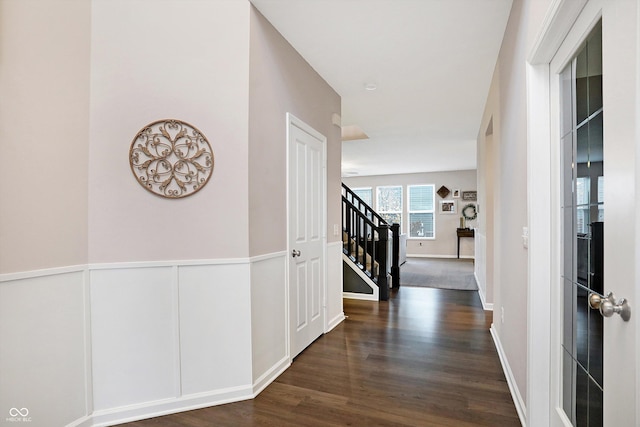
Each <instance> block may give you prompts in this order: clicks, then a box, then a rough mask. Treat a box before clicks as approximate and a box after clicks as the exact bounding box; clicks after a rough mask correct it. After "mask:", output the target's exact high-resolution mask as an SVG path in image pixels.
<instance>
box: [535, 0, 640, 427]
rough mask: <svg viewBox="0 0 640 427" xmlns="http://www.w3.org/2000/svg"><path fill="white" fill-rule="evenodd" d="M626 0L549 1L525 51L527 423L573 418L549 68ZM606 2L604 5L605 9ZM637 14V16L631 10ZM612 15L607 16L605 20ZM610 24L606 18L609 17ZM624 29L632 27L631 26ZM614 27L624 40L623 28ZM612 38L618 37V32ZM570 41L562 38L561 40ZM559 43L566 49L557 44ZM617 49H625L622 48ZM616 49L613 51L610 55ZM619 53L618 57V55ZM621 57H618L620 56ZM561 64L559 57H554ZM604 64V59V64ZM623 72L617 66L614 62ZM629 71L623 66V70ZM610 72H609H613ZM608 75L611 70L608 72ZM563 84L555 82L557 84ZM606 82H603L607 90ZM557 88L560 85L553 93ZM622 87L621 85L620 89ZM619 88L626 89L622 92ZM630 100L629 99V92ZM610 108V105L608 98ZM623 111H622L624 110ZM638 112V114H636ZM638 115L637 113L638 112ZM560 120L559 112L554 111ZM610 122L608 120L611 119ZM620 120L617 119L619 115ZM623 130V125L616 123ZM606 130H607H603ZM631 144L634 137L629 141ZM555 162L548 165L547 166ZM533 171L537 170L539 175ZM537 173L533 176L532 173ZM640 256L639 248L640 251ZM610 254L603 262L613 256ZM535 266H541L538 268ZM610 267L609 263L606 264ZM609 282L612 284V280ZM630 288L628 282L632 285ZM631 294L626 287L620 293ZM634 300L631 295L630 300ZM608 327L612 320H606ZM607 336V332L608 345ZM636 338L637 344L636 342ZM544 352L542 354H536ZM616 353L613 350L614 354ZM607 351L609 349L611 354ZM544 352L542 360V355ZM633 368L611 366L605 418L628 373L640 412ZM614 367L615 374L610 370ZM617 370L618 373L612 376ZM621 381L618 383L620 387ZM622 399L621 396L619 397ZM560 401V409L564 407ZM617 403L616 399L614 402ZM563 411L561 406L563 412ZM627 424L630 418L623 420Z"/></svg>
mask: <svg viewBox="0 0 640 427" xmlns="http://www.w3.org/2000/svg"><path fill="white" fill-rule="evenodd" d="M624 5H626V3H624V2H620V1H616V2H611V3H608V2H606V1H602V0H590V1H587V0H554V1H553V2H552V5H551V6H550V9H549V13H548V14H547V16H546V17H545V20H544V23H543V26H542V29H541V31H540V33H539V34H538V36H537V38H536V39H535V43H534V46H533V49H532V50H531V53H530V55H529V56H528V58H527V99H528V101H527V102H528V117H527V123H528V156H527V157H528V158H527V162H528V164H527V166H528V183H529V188H528V201H529V221H530V229H531V233H530V236H531V237H530V242H529V243H530V247H529V266H530V271H529V277H528V279H529V284H528V297H529V299H528V313H529V318H528V329H529V335H528V350H527V359H528V360H527V366H528V370H527V424H528V425H529V426H544V425H549V424H550V422H553V423H552V424H551V425H553V426H555V425H558V424H560V425H562V424H565V425H570V423H567V419H566V417H564V418H563V417H558V413H562V410H561V408H562V404H561V400H560V399H561V396H560V395H559V392H560V383H559V381H561V379H562V378H561V359H560V354H559V349H560V346H559V343H560V337H559V333H560V331H561V329H560V328H559V326H561V311H560V309H561V307H560V304H559V303H558V302H560V301H562V298H561V295H560V292H559V289H560V287H558V286H554V285H556V283H557V282H556V280H557V278H558V277H560V271H559V266H560V262H561V261H560V243H559V242H560V233H559V230H560V226H559V224H560V219H559V218H558V217H559V209H558V206H559V199H560V197H559V186H558V185H556V184H558V182H559V176H558V171H559V152H558V150H557V149H556V148H555V147H556V145H555V144H557V141H558V140H559V132H558V125H557V123H556V124H554V123H553V118H554V117H557V115H558V108H559V105H558V103H557V101H558V93H557V89H555V88H554V87H553V85H552V83H553V82H552V80H551V76H552V74H553V73H555V71H559V70H555V69H551V62H552V60H553V59H554V58H555V57H556V55H560V56H559V58H563V59H564V58H566V59H570V58H569V56H570V55H571V54H573V53H574V52H575V51H577V46H578V45H579V44H581V43H582V42H583V41H584V39H585V38H586V36H587V35H588V33H589V31H590V29H592V28H593V25H594V24H595V23H596V21H597V20H598V19H600V18H601V17H602V16H603V15H604V18H603V22H605V20H607V19H608V16H611V19H613V18H614V17H615V15H616V14H618V15H619V14H621V13H624V11H625V10H626V8H625V7H623V6H624ZM635 7H636V9H635V14H628V13H627V14H626V15H625V24H626V25H627V27H624V28H626V29H630V28H633V29H635V31H630V32H628V33H629V34H628V38H629V39H630V40H633V41H634V43H635V45H634V50H633V55H634V59H633V61H634V62H635V67H636V68H635V70H636V71H637V69H638V67H639V66H640V64H639V63H638V59H639V58H640V34H639V32H638V28H639V27H640V7H638V6H637V5H636V6H635ZM603 9H604V12H603ZM632 15H633V16H632ZM607 22H609V21H607ZM574 25H576V28H577V29H578V31H573V32H572V33H573V34H571V37H570V40H567V43H564V42H565V38H566V37H567V35H568V34H569V32H570V31H571V30H572V28H573V26H574ZM603 26H604V24H603ZM625 34H626V33H625ZM615 35H616V36H617V37H618V40H621V39H620V37H621V33H620V32H617V33H615ZM612 40H613V39H612ZM610 42H611V40H610V41H609V43H610ZM563 44H564V45H563ZM559 49H561V51H559ZM603 49H605V53H604V55H605V56H606V55H607V53H606V50H607V43H606V41H605V37H603ZM616 54H617V55H618V56H620V55H621V53H620V51H617V52H616ZM616 54H613V55H614V56H612V58H614V57H615V55H616ZM615 59H619V58H617V57H615ZM619 62H620V61H618V64H619ZM554 65H555V64H554ZM605 66H606V65H605ZM611 71H613V72H614V73H616V74H615V75H616V76H618V77H619V76H620V74H621V73H620V72H618V71H619V70H617V69H613V70H611ZM623 75H624V74H623ZM624 77H625V78H626V79H627V80H626V83H628V84H633V83H632V82H631V79H630V78H629V73H627V74H626V75H624ZM610 79H611V77H610ZM605 80H606V78H605ZM634 83H635V85H634V86H633V88H632V90H633V91H634V92H632V95H633V99H634V101H635V106H636V111H637V109H638V108H640V78H638V76H637V73H636V75H635V82H634ZM556 86H557V85H556ZM606 90H607V89H606V88H605V91H606ZM554 91H555V93H554ZM618 92H620V91H618ZM618 95H620V94H618ZM626 101H627V104H628V103H629V102H628V101H629V99H628V98H627V99H626ZM605 108H607V107H606V106H605ZM618 114H619V112H618ZM632 116H633V115H632ZM633 117H634V118H635V116H633ZM555 120H556V121H557V119H555ZM605 126H606V124H605ZM618 127H619V123H618ZM629 127H631V128H635V133H634V134H633V137H632V138H633V141H634V142H635V150H634V152H633V153H629V154H633V155H634V156H635V159H636V166H635V169H634V170H633V172H632V174H633V176H631V177H630V179H631V180H632V181H633V182H634V183H635V186H636V188H635V193H634V194H633V196H635V198H636V201H635V205H636V206H640V199H639V196H638V195H639V194H640V187H638V185H639V184H640V174H638V166H637V164H638V163H637V159H640V147H639V146H640V144H638V142H639V141H638V133H639V130H638V129H639V128H638V119H637V118H635V123H631V122H630V123H629ZM618 131H619V129H618ZM631 134H632V132H627V133H626V134H624V136H631ZM605 138H606V136H605ZM626 146H627V147H629V143H628V142H627V145H626ZM549 166H550V168H549ZM534 171H535V176H534ZM533 178H535V179H533ZM606 185H607V184H605V187H606ZM635 217H636V218H638V217H640V211H638V210H636V214H635ZM630 231H631V232H633V233H634V236H633V245H634V249H635V251H636V252H637V251H638V248H640V229H639V227H638V226H637V225H636V226H635V227H631V229H630ZM636 256H637V254H636ZM606 260H607V258H606V257H605V264H606V263H607V261H606ZM534 267H535V268H534ZM605 268H606V267H605ZM635 271H636V276H635V277H633V281H634V283H633V284H632V288H633V291H632V292H629V296H630V297H631V298H638V295H640V293H639V292H638V291H639V290H640V284H639V283H638V282H637V277H638V271H640V268H639V267H637V266H636V268H635ZM610 287H611V286H610V285H609V286H606V288H610ZM626 289H627V291H628V289H629V287H627V288H626ZM619 296H626V295H619ZM631 302H632V303H633V300H632V301H631ZM635 316H636V317H635V319H634V318H633V315H632V319H631V322H630V323H631V325H629V327H632V325H634V324H635V325H639V324H640V322H639V319H638V315H637V314H636V315H635ZM619 320H620V319H615V318H614V319H612V320H610V321H609V322H611V321H619ZM605 328H606V327H605ZM632 334H633V339H634V340H635V349H634V350H632V351H635V354H636V355H637V354H640V353H639V351H640V328H639V327H636V330H635V331H634V332H632ZM606 345H607V340H606V338H605V346H606ZM631 346H633V344H632V345H631ZM540 354H546V355H548V357H542V358H540V357H539V355H540ZM536 355H538V357H536ZM613 357H614V358H615V355H614V356H613ZM606 358H607V356H606V355H605V359H606ZM540 359H543V360H540ZM633 368H634V371H635V372H633V373H627V372H624V371H623V370H620V369H619V370H618V371H617V372H616V371H611V370H609V371H608V372H610V374H609V378H608V379H607V378H606V377H605V408H604V412H605V423H606V422H611V423H615V424H620V423H619V422H618V421H619V420H620V419H621V417H624V416H625V415H624V414H619V413H617V412H615V411H613V410H612V409H607V396H606V393H607V392H606V390H612V388H611V386H613V385H614V384H615V383H616V380H622V381H624V378H625V376H626V377H627V378H628V375H629V374H632V375H633V374H635V378H634V382H633V384H631V385H630V386H629V385H627V386H626V387H627V388H626V390H627V391H629V387H631V389H632V390H634V391H635V393H626V394H623V396H624V397H623V400H624V406H625V407H629V408H631V407H635V408H636V409H635V413H634V414H633V415H632V417H635V418H634V419H636V420H637V419H640V416H639V415H638V414H640V381H638V373H640V361H639V360H637V358H636V360H635V363H634V366H633ZM611 373H612V375H611ZM613 377H615V378H613ZM614 388H615V387H614ZM619 404H621V403H619ZM558 407H559V408H560V410H558ZM610 408H611V407H610ZM562 415H563V414H562ZM623 424H624V422H623Z"/></svg>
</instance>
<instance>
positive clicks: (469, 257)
mask: <svg viewBox="0 0 640 427" xmlns="http://www.w3.org/2000/svg"><path fill="white" fill-rule="evenodd" d="M407 258H440V259H458V257H457V256H456V255H433V254H407ZM460 259H476V257H475V256H473V255H460Z"/></svg>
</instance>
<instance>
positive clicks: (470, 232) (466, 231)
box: [456, 228, 475, 258]
mask: <svg viewBox="0 0 640 427" xmlns="http://www.w3.org/2000/svg"><path fill="white" fill-rule="evenodd" d="M456 233H457V234H458V258H460V238H461V237H471V238H472V239H473V238H474V237H475V230H474V229H473V228H456Z"/></svg>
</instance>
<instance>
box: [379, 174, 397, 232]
mask: <svg viewBox="0 0 640 427" xmlns="http://www.w3.org/2000/svg"><path fill="white" fill-rule="evenodd" d="M377 211H378V213H379V214H380V216H381V217H382V218H384V220H385V221H387V222H388V223H389V224H394V223H397V224H400V229H402V186H400V185H395V186H389V187H378V204H377Z"/></svg>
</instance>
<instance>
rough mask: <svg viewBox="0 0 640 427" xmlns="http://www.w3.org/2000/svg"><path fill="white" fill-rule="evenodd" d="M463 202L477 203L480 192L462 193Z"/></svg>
mask: <svg viewBox="0 0 640 427" xmlns="http://www.w3.org/2000/svg"><path fill="white" fill-rule="evenodd" d="M462 200H465V201H467V200H469V201H473V202H475V201H476V200H478V192H477V191H463V192H462Z"/></svg>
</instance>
